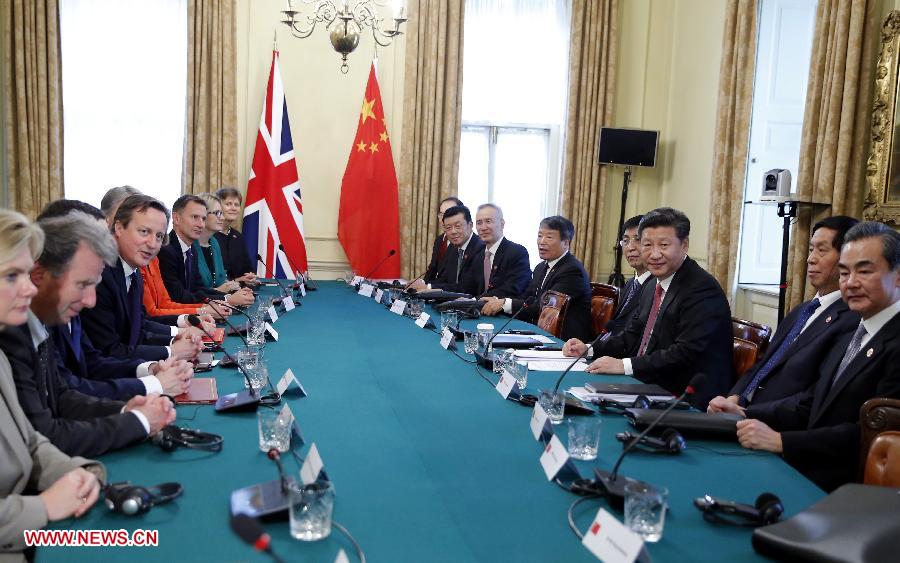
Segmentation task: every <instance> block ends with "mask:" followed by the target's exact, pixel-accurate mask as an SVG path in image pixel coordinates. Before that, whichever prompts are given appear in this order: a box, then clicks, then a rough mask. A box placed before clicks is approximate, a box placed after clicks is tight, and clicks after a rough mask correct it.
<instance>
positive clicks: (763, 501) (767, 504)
mask: <svg viewBox="0 0 900 563" xmlns="http://www.w3.org/2000/svg"><path fill="white" fill-rule="evenodd" d="M694 506H696V507H697V509H699V510H700V511H701V512H703V519H704V520H706V521H707V522H713V523H716V524H727V525H729V526H752V527H756V526H765V525H768V524H774V523H775V522H778V520H779V519H780V518H781V515H782V513H783V512H784V506H783V505H782V504H781V499H780V498H778V497H777V496H775V495H774V494H772V493H763V494H761V495H759V496H758V497H756V503H754V505H753V506H750V505H749V504H742V503H739V502H734V501H731V500H725V499H720V498H716V497H713V496H710V495H704V496H702V497H700V498H697V499H694ZM733 517H737V518H733Z"/></svg>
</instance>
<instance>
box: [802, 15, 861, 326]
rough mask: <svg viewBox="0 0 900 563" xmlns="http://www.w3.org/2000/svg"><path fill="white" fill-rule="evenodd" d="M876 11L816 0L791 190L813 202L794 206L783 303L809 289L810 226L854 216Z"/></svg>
mask: <svg viewBox="0 0 900 563" xmlns="http://www.w3.org/2000/svg"><path fill="white" fill-rule="evenodd" d="M877 16H878V2H877V1H876V0H819V5H818V8H817V10H816V27H815V32H814V33H815V36H814V38H813V47H812V60H811V61H810V66H809V82H808V85H807V91H806V110H805V112H804V116H803V133H802V136H801V140H800V169H799V171H798V173H797V193H798V194H799V197H800V199H801V200H804V199H811V200H812V201H814V202H816V203H818V204H821V205H815V206H809V205H802V206H801V209H800V213H798V217H797V220H796V222H795V223H794V228H793V231H792V233H791V237H792V238H791V246H790V249H789V252H788V290H787V308H788V309H790V308H792V307H795V306H796V305H798V304H800V303H801V302H802V301H803V300H805V299H808V298H809V297H811V296H812V295H813V293H814V291H815V290H814V289H813V288H812V286H809V285H808V284H807V283H806V254H807V247H808V244H809V237H810V228H811V227H812V225H813V224H815V222H816V221H818V220H819V219H821V218H823V217H827V216H829V215H851V216H855V217H859V216H861V212H862V201H863V195H864V190H865V183H864V174H865V167H866V153H867V151H868V141H869V115H870V112H871V105H872V92H873V87H874V70H875V50H876V46H877V39H878V21H877ZM829 206H830V207H829Z"/></svg>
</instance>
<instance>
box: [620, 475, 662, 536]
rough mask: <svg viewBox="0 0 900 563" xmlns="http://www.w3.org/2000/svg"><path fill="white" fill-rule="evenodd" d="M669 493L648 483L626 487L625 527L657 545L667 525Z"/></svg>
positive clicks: (629, 484)
mask: <svg viewBox="0 0 900 563" xmlns="http://www.w3.org/2000/svg"><path fill="white" fill-rule="evenodd" d="M668 497H669V491H668V490H667V489H666V488H665V487H654V486H653V485H649V484H647V483H640V482H635V483H628V484H627V485H625V525H626V526H627V527H628V528H629V529H630V530H631V531H632V532H635V533H637V534H639V535H640V536H641V537H643V538H644V541H646V542H650V543H655V542H658V541H659V540H660V538H662V534H663V526H664V525H665V523H666V506H667V504H668Z"/></svg>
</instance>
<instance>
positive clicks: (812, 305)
mask: <svg viewBox="0 0 900 563" xmlns="http://www.w3.org/2000/svg"><path fill="white" fill-rule="evenodd" d="M819 305H821V303H820V302H819V299H818V298H816V299H813V300H812V301H810V302H809V303H807V304H806V306H804V307H803V309H802V310H801V311H800V314H799V316H798V317H797V320H796V322H794V324H793V325H792V326H791V330H790V331H789V332H788V333H787V335H786V336H785V337H784V339H783V340H782V341H781V344H779V345H778V348H776V349H775V350H774V351H773V352H772V355H771V356H769V359H768V360H767V361H766V363H765V364H763V366H762V367H761V368H759V371H757V372H756V375H754V376H753V379H751V380H750V384H749V385H747V388H746V389H744V390H743V391H742V392H741V396H740V399H739V400H740V404H741V405H742V406H747V403H749V402H750V398H751V397H752V396H753V393H755V392H756V389H757V388H758V387H759V384H760V383H762V382H763V380H764V379H765V378H766V377H767V376H768V375H769V374H770V373H772V369H773V368H774V367H775V366H776V365H778V362H780V361H781V359H782V358H783V357H784V355H785V354H786V353H787V351H788V348H790V347H791V344H793V343H794V341H795V340H797V337H798V336H800V332H802V331H803V327H804V326H805V325H806V322H807V321H808V320H809V318H810V317H811V316H812V314H813V313H815V311H816V309H818V308H819Z"/></svg>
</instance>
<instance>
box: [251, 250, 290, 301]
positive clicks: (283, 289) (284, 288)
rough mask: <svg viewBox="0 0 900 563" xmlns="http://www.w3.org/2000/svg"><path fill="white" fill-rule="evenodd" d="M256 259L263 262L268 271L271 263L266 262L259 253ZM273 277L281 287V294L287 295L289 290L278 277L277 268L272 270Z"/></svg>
mask: <svg viewBox="0 0 900 563" xmlns="http://www.w3.org/2000/svg"><path fill="white" fill-rule="evenodd" d="M256 259H257V260H259V261H260V262H261V263H262V265H263V267H264V268H265V269H266V270H267V271H268V269H269V265H268V264H266V263H265V261H264V260H263V259H262V255H261V254H257V255H256ZM272 279H273V280H275V283H277V284H278V287H280V288H281V296H282V297H287V296H288V294H289V292H288V290H287V288H286V287H285V286H284V284H283V283H281V280H279V279H278V276H277V275H276V273H275V270H272Z"/></svg>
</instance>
